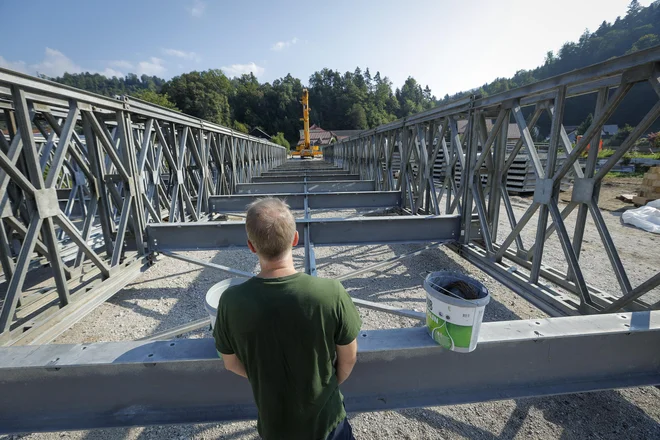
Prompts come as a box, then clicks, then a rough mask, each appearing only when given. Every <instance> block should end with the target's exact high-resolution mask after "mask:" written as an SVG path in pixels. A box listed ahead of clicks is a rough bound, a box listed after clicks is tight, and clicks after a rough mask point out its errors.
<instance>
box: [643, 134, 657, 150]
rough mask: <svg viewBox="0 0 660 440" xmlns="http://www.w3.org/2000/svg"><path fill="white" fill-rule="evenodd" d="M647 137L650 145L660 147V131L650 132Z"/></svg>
mask: <svg viewBox="0 0 660 440" xmlns="http://www.w3.org/2000/svg"><path fill="white" fill-rule="evenodd" d="M646 139H648V141H649V145H651V146H652V147H653V148H660V131H658V132H655V133H649V134H648V136H646Z"/></svg>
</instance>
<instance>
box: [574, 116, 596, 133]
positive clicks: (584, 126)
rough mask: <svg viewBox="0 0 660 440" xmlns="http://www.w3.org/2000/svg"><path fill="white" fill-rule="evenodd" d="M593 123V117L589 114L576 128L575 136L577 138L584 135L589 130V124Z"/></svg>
mask: <svg viewBox="0 0 660 440" xmlns="http://www.w3.org/2000/svg"><path fill="white" fill-rule="evenodd" d="M593 121H594V115H592V114H591V113H589V115H588V116H587V119H585V120H584V121H582V123H581V124H580V125H579V126H578V128H577V134H578V135H579V136H582V135H583V134H585V133H586V132H587V130H588V129H589V127H590V126H591V123H592V122H593Z"/></svg>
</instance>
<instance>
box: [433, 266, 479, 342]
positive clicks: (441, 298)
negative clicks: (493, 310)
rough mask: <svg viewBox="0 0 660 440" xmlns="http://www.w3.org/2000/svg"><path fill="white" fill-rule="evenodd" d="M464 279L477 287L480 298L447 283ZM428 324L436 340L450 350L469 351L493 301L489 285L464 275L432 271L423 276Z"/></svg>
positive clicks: (477, 338)
mask: <svg viewBox="0 0 660 440" xmlns="http://www.w3.org/2000/svg"><path fill="white" fill-rule="evenodd" d="M455 281H463V282H465V283H467V284H469V285H471V286H472V287H474V288H475V290H477V291H478V297H477V299H465V298H463V297H462V296H461V295H460V293H459V292H457V291H454V290H452V291H447V290H445V289H444V287H445V286H447V285H449V284H451V283H453V282H455ZM424 290H426V328H427V330H428V332H429V335H431V337H432V338H433V340H434V341H435V342H437V343H438V344H440V345H441V346H443V347H445V348H446V349H448V350H451V351H457V352H460V353H469V352H471V351H472V350H474V349H475V348H476V347H477V341H478V340H479V330H480V329H481V322H482V320H483V318H484V309H485V308H486V304H488V302H489V301H490V294H489V293H488V289H486V287H484V285H483V284H481V283H480V282H478V281H477V280H474V279H472V278H470V277H467V276H465V275H461V274H457V273H453V272H431V273H430V274H428V275H427V276H426V278H425V279H424Z"/></svg>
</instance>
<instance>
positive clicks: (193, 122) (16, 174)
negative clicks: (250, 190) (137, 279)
mask: <svg viewBox="0 0 660 440" xmlns="http://www.w3.org/2000/svg"><path fill="white" fill-rule="evenodd" d="M0 128H2V130H3V133H2V136H0V196H2V200H1V206H0V217H1V221H0V262H1V263H2V269H3V273H4V276H5V279H6V280H7V281H8V283H7V291H6V293H5V295H4V301H3V304H2V311H1V312H0V344H9V343H16V342H17V341H18V340H22V341H28V340H29V341H32V339H30V338H33V337H38V336H37V335H42V334H44V333H45V332H53V331H60V332H61V331H63V330H62V329H63V328H66V327H67V326H69V325H71V324H73V323H74V322H75V320H77V319H81V317H82V316H84V314H83V312H85V311H86V312H88V311H89V310H90V307H92V305H93V304H96V305H98V301H97V300H99V298H105V299H107V295H111V294H112V293H114V292H116V291H117V290H119V289H120V288H121V287H123V285H125V284H127V283H128V282H130V280H131V279H132V278H130V277H129V276H128V274H129V273H131V274H132V275H133V276H136V275H137V274H139V270H132V271H128V270H127V266H130V265H131V264H137V265H140V266H142V265H144V264H146V263H147V262H148V260H147V259H146V258H145V257H146V256H147V248H146V235H145V234H146V233H145V229H146V226H147V224H152V223H162V222H186V221H204V220H206V219H208V218H209V215H210V212H209V205H208V199H209V197H210V196H214V195H223V194H233V193H234V192H235V190H236V185H238V184H242V183H247V182H250V181H251V179H252V177H254V176H259V175H260V174H261V173H263V172H265V171H267V170H269V169H271V168H273V167H275V166H278V165H280V164H282V163H284V161H285V160H286V150H285V149H284V148H283V147H281V146H279V145H276V144H273V143H271V142H267V141H265V140H264V139H259V138H255V137H251V136H247V135H244V134H242V133H238V132H236V131H233V130H231V129H229V128H226V127H223V126H220V125H217V124H214V123H210V122H208V121H204V120H201V119H198V118H194V117H191V116H188V115H185V114H183V113H179V112H176V111H172V110H169V109H165V108H162V107H159V106H156V105H153V104H150V103H147V102H144V101H140V100H137V99H133V98H129V97H120V98H118V99H113V98H108V97H103V96H99V95H95V94H92V93H88V92H84V91H81V90H78V89H74V88H71V87H67V86H63V85H59V84H56V83H53V82H50V81H46V80H42V79H38V78H33V77H31V76H27V75H23V74H19V73H16V72H12V71H9V70H5V69H0ZM46 263H47V264H48V265H49V266H50V270H47V269H45V268H44V267H43V266H44V265H45V264H46ZM31 269H35V270H39V271H41V272H51V273H50V274H48V273H44V276H45V280H44V279H39V284H36V280H37V278H38V277H37V276H31V277H30V279H29V280H28V285H26V275H27V273H28V271H29V270H31ZM40 276H41V275H40ZM109 285H111V286H112V287H111V288H109V289H108V286H109ZM104 292H105V293H104ZM107 292H110V293H107ZM81 315H82V316H81ZM35 317H38V318H39V319H35ZM55 329H57V330H55ZM51 336H52V334H51Z"/></svg>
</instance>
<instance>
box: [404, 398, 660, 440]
mask: <svg viewBox="0 0 660 440" xmlns="http://www.w3.org/2000/svg"><path fill="white" fill-rule="evenodd" d="M515 403H516V408H515V409H514V410H513V412H512V413H511V415H510V416H509V418H508V420H507V421H506V424H505V426H504V428H503V429H502V431H501V433H500V434H499V435H496V434H493V433H492V432H490V431H489V430H486V429H484V428H481V427H479V426H477V423H470V422H468V421H463V420H458V419H457V418H455V417H452V416H449V415H446V414H442V411H443V408H438V409H433V408H428V409H427V408H419V409H408V410H401V411H397V412H398V413H399V414H401V415H403V416H404V417H406V418H408V419H412V420H416V421H419V422H421V423H424V424H426V425H428V426H430V427H432V428H434V429H437V430H438V431H440V433H441V434H450V433H454V434H458V435H461V436H464V437H466V438H470V439H478V440H505V439H512V438H514V437H517V438H537V437H538V436H539V435H540V434H541V433H542V432H546V433H547V428H546V427H545V426H539V425H538V424H533V423H528V420H527V418H528V416H529V413H530V410H532V409H534V410H536V411H540V412H541V413H542V419H543V420H546V421H547V422H549V423H552V424H554V425H557V426H558V427H559V429H560V430H561V431H562V433H561V435H560V436H559V437H557V438H558V439H561V440H578V439H585V438H598V439H612V440H620V439H622V438H630V439H633V438H635V439H636V438H639V439H650V438H657V435H658V433H659V432H660V424H659V423H658V422H656V421H655V420H654V419H653V418H651V417H649V416H648V415H647V414H646V413H645V412H644V411H642V410H641V409H640V408H638V407H637V406H635V405H633V404H631V403H630V402H629V401H628V400H627V399H626V398H624V397H623V396H622V395H621V394H620V393H619V392H617V391H602V392H596V393H583V394H570V395H563V396H549V397H538V398H529V399H516V400H515ZM474 407H475V405H466V406H460V407H458V408H461V409H463V408H464V409H465V412H466V414H467V416H466V419H468V420H469V418H470V417H471V416H470V415H472V417H480V416H479V415H478V414H477V413H476V412H475V408H474ZM484 411H487V409H481V410H480V412H481V413H483V412H484ZM475 414H477V415H475ZM484 418H487V417H484ZM489 428H491V427H489ZM491 429H492V428H491Z"/></svg>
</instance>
